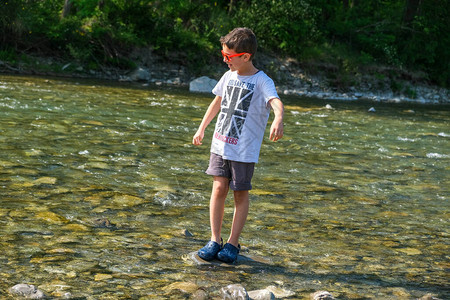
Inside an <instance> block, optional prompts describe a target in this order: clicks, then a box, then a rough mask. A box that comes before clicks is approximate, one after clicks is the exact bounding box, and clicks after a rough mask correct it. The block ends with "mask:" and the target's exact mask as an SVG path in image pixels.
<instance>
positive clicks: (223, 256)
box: [217, 243, 241, 264]
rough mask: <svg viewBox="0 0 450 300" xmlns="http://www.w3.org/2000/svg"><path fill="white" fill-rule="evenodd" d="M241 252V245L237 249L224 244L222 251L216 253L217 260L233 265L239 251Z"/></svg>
mask: <svg viewBox="0 0 450 300" xmlns="http://www.w3.org/2000/svg"><path fill="white" fill-rule="evenodd" d="M240 250H241V245H238V246H237V247H235V246H233V245H232V244H230V243H226V244H225V246H223V248H222V250H220V251H219V253H217V258H218V259H219V260H221V261H223V262H226V263H228V264H231V263H234V262H235V261H236V260H237V257H238V254H239V251H240Z"/></svg>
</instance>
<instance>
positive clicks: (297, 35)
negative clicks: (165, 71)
mask: <svg viewBox="0 0 450 300" xmlns="http://www.w3.org/2000/svg"><path fill="white" fill-rule="evenodd" d="M449 14H450V5H449V3H448V0H444V1H440V0H429V1H420V0H364V1H362V0H286V1H276V0H242V1H236V0H216V1H207V0H196V1H194V0H46V1H36V0H5V1H1V2H0V41H1V44H0V53H2V54H3V55H2V57H3V58H7V57H13V56H12V54H11V53H17V54H19V53H39V54H44V55H52V56H61V57H64V58H69V59H76V60H78V61H79V62H80V63H85V64H89V65H90V66H91V67H92V66H99V65H105V64H106V65H115V66H119V67H124V68H128V67H129V63H128V62H127V60H128V55H129V53H130V52H131V51H132V50H133V49H134V48H136V47H149V48H152V49H153V51H156V52H157V53H159V54H160V55H162V56H164V57H167V59H171V60H174V61H175V62H176V63H182V64H187V65H189V66H190V67H191V68H193V69H196V70H201V69H202V67H203V66H205V65H208V64H209V63H211V61H212V60H215V59H219V57H220V56H219V54H218V53H219V52H218V49H219V48H220V45H218V40H219V37H220V36H221V35H224V34H226V33H227V32H228V31H229V30H231V29H232V28H234V27H237V26H246V27H250V28H252V29H253V30H254V31H255V33H256V35H257V37H258V40H259V44H260V48H262V49H263V50H264V51H267V52H272V53H275V54H276V55H282V56H291V57H294V58H297V59H298V60H299V61H318V62H320V61H322V62H323V61H325V62H328V63H333V64H335V65H337V66H338V68H339V69H340V70H341V71H342V72H355V70H357V69H358V68H359V67H361V66H364V65H373V64H385V65H390V66H394V67H397V68H400V69H411V70H421V71H425V72H427V73H428V74H429V78H430V79H431V80H433V81H434V82H436V83H438V84H441V85H443V86H450V65H449V61H450V51H448V49H449V48H450V34H449V31H448V28H449V27H450V18H448V15H449ZM19 56H20V55H16V56H14V57H15V58H17V57H19ZM15 58H14V59H12V60H15Z"/></svg>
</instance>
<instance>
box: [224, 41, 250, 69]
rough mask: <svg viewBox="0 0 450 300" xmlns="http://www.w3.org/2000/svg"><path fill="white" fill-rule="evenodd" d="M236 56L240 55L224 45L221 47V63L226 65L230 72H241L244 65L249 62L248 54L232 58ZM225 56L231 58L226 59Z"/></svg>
mask: <svg viewBox="0 0 450 300" xmlns="http://www.w3.org/2000/svg"><path fill="white" fill-rule="evenodd" d="M236 54H241V53H237V52H236V51H234V50H233V49H230V48H228V47H227V46H226V45H225V44H224V45H222V55H223V61H224V62H225V63H226V64H227V65H228V67H229V68H230V70H231V71H239V70H242V69H243V67H245V66H246V64H247V63H248V62H249V60H250V56H251V54H249V53H244V54H242V55H237V56H233V55H236ZM227 56H231V57H230V58H228V57H227Z"/></svg>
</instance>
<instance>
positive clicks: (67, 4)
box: [61, 0, 73, 19]
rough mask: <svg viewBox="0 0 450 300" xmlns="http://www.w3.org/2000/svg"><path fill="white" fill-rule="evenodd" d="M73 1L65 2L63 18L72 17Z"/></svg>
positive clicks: (67, 0)
mask: <svg viewBox="0 0 450 300" xmlns="http://www.w3.org/2000/svg"><path fill="white" fill-rule="evenodd" d="M72 6H73V5H72V0H65V1H64V7H63V11H62V13H61V18H63V19H64V18H66V17H68V16H69V15H70V12H71V11H72Z"/></svg>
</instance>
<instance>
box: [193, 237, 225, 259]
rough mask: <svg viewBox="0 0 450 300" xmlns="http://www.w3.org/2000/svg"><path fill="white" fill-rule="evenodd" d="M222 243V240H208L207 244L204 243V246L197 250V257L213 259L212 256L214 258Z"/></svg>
mask: <svg viewBox="0 0 450 300" xmlns="http://www.w3.org/2000/svg"><path fill="white" fill-rule="evenodd" d="M222 245H223V240H222V242H221V243H220V244H219V243H217V242H214V241H209V242H208V244H206V245H205V247H203V248H202V249H200V250H198V252H197V255H198V257H200V258H201V259H204V260H206V261H210V260H213V259H214V258H216V256H217V253H218V252H219V251H220V249H222Z"/></svg>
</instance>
